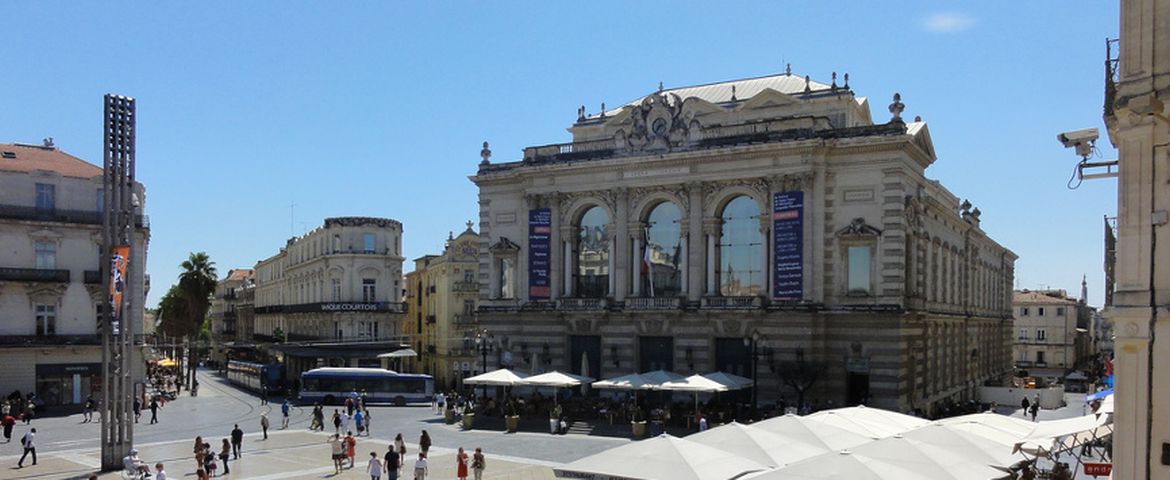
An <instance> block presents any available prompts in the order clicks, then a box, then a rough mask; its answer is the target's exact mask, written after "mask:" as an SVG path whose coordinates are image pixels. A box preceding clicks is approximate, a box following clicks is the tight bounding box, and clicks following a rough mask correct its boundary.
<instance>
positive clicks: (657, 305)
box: [626, 297, 682, 310]
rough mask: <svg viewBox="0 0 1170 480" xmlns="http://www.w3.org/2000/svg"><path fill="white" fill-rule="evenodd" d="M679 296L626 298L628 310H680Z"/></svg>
mask: <svg viewBox="0 0 1170 480" xmlns="http://www.w3.org/2000/svg"><path fill="white" fill-rule="evenodd" d="M681 306H682V302H681V301H680V300H679V298H678V297H634V298H627V299H626V310H678V309H679V308H681Z"/></svg>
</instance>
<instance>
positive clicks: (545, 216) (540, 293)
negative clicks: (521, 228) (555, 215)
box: [528, 208, 552, 300]
mask: <svg viewBox="0 0 1170 480" xmlns="http://www.w3.org/2000/svg"><path fill="white" fill-rule="evenodd" d="M551 235H552V211H550V210H549V209H547V208H534V209H532V210H529V211H528V299H529V300H548V299H549V297H550V296H551V291H550V288H549V239H550V236H551Z"/></svg>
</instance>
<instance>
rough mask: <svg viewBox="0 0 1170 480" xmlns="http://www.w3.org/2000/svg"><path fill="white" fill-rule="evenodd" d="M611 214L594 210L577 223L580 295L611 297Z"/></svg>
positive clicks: (597, 208) (601, 210)
mask: <svg viewBox="0 0 1170 480" xmlns="http://www.w3.org/2000/svg"><path fill="white" fill-rule="evenodd" d="M608 224H609V215H608V214H607V213H605V210H604V209H602V208H601V207H593V208H590V209H589V210H588V211H586V212H585V214H584V215H582V216H581V221H580V222H579V223H578V224H577V296H578V297H582V298H605V297H606V296H607V295H609V229H608V226H607V225H608Z"/></svg>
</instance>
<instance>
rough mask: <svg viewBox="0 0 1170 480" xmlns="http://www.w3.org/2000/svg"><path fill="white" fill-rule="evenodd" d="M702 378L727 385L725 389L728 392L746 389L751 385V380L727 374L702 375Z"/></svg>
mask: <svg viewBox="0 0 1170 480" xmlns="http://www.w3.org/2000/svg"><path fill="white" fill-rule="evenodd" d="M703 377H706V378H707V379H708V380H713V381H715V382H717V383H721V384H723V385H727V388H728V389H730V390H737V389H740V388H747V387H750V386H751V385H752V379H750V378H745V377H741V376H739V375H732V374H730V373H727V372H711V373H704V374H703Z"/></svg>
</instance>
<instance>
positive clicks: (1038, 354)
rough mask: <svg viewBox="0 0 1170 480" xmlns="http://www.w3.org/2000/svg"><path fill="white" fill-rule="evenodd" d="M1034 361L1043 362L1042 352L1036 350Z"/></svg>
mask: <svg viewBox="0 0 1170 480" xmlns="http://www.w3.org/2000/svg"><path fill="white" fill-rule="evenodd" d="M1036 363H1038V364H1041V363H1045V362H1044V352H1036Z"/></svg>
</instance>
